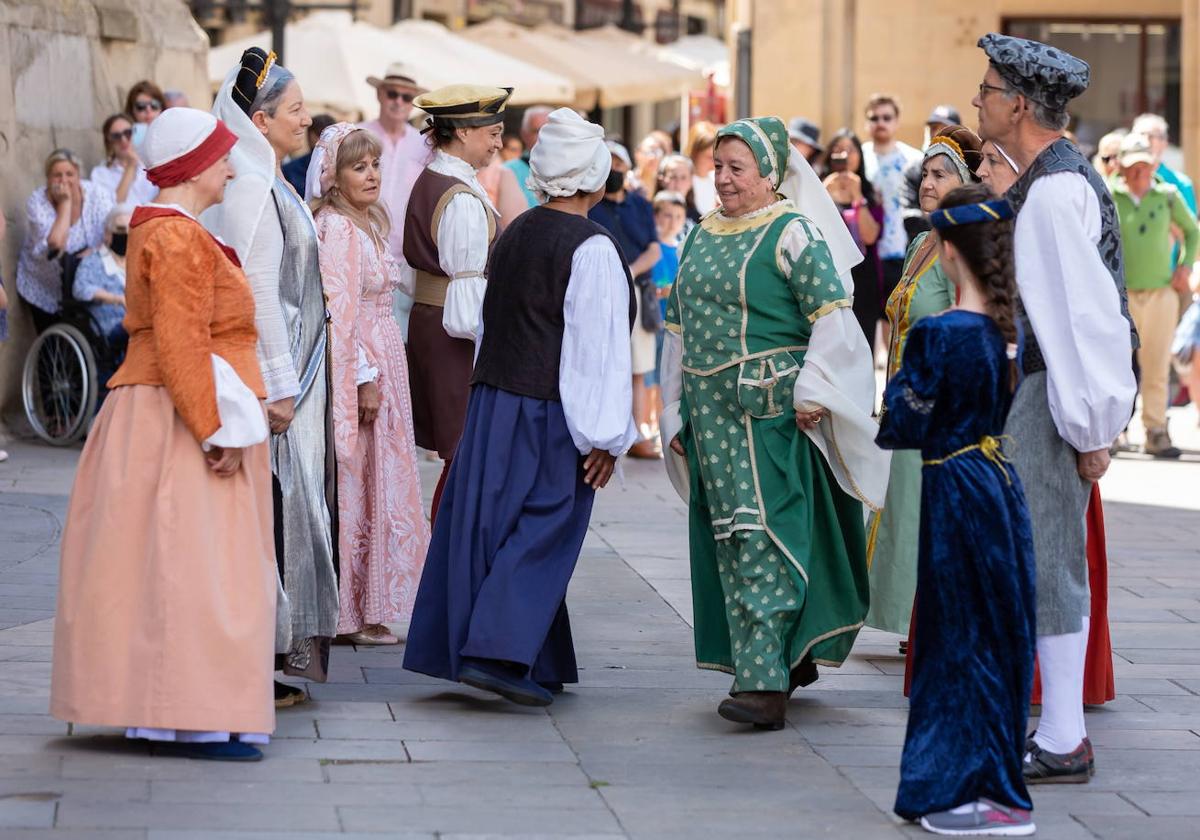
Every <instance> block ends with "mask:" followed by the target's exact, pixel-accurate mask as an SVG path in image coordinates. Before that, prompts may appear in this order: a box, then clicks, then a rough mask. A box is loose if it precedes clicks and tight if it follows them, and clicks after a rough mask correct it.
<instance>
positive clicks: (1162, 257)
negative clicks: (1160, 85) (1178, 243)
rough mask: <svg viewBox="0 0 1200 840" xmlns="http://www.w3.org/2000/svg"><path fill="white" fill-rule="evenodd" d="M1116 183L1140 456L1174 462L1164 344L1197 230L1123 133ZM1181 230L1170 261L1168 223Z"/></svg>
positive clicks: (1140, 141) (1141, 143) (1133, 137)
mask: <svg viewBox="0 0 1200 840" xmlns="http://www.w3.org/2000/svg"><path fill="white" fill-rule="evenodd" d="M1120 163H1121V178H1120V180H1118V181H1117V182H1116V183H1115V184H1114V186H1113V199H1114V200H1115V201H1116V204H1117V214H1118V215H1119V216H1120V219H1121V248H1122V250H1123V251H1124V253H1125V285H1126V287H1127V288H1128V289H1129V312H1130V314H1131V315H1132V316H1133V321H1134V323H1135V324H1136V325H1137V330H1138V334H1139V335H1140V336H1141V342H1142V343H1141V347H1140V348H1139V349H1138V351H1137V354H1138V366H1139V367H1140V368H1141V392H1142V424H1143V425H1144V426H1145V428H1146V443H1145V447H1144V451H1145V452H1146V453H1147V454H1148V455H1153V456H1154V457H1156V458H1178V457H1179V454H1180V453H1179V450H1178V449H1176V448H1175V447H1174V446H1172V445H1171V436H1170V434H1169V433H1168V431H1167V379H1168V375H1169V372H1170V366H1171V339H1172V337H1173V336H1174V334H1175V326H1176V324H1178V323H1179V295H1178V290H1180V289H1186V288H1187V283H1188V278H1189V276H1190V275H1191V271H1192V263H1193V262H1194V261H1195V259H1196V247H1197V245H1200V227H1197V225H1196V217H1195V216H1193V215H1192V212H1191V210H1190V209H1189V208H1188V206H1187V203H1186V202H1185V201H1184V199H1183V197H1182V196H1181V195H1180V194H1179V190H1178V189H1176V188H1175V187H1174V186H1172V185H1170V184H1167V183H1164V182H1161V181H1156V180H1155V178H1154V169H1155V165H1156V161H1155V157H1154V154H1153V152H1152V150H1151V148H1150V143H1149V141H1148V140H1147V139H1146V137H1144V136H1143V135H1140V134H1130V135H1129V136H1128V137H1126V138H1125V140H1124V141H1123V142H1122V143H1121V156H1120ZM1172 224H1174V225H1175V226H1176V227H1177V228H1178V229H1179V230H1180V231H1182V232H1183V247H1182V248H1181V249H1180V250H1179V252H1178V253H1179V255H1178V257H1175V251H1174V247H1173V242H1172V240H1171V225H1172Z"/></svg>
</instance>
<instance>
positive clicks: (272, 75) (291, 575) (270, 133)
mask: <svg viewBox="0 0 1200 840" xmlns="http://www.w3.org/2000/svg"><path fill="white" fill-rule="evenodd" d="M213 112H214V113H215V114H216V115H217V116H218V117H219V118H220V119H222V120H224V121H225V124H226V125H228V126H229V127H230V128H231V129H233V131H234V132H235V133H236V134H237V135H238V144H237V145H236V146H235V147H234V150H233V153H232V154H231V161H232V163H233V165H234V170H235V172H236V173H237V174H236V177H235V178H234V180H233V182H232V183H231V184H230V185H229V186H228V188H227V189H226V192H225V196H226V200H225V203H224V204H222V205H219V206H218V207H215V208H213V211H214V212H213V213H212V214H211V215H210V216H209V217H206V218H205V219H204V221H205V224H206V225H208V226H209V228H210V229H211V230H212V231H213V232H214V233H216V234H217V235H218V236H220V237H221V238H222V239H224V240H225V242H226V243H228V244H229V245H232V246H233V248H234V249H235V250H236V251H237V253H238V256H239V257H240V258H241V260H242V264H243V267H244V269H245V271H246V276H247V278H248V279H249V280H250V285H251V288H252V289H253V291H254V301H255V307H256V314H255V324H256V326H257V328H258V357H259V364H260V365H261V366H262V374H263V380H264V381H265V383H266V386H267V417H268V420H269V421H270V425H271V432H272V436H271V468H272V472H273V473H274V478H275V482H274V484H275V550H276V558H277V560H278V564H279V573H280V579H281V581H282V588H283V593H284V594H285V595H286V607H285V606H283V604H282V603H281V606H280V611H279V620H278V623H277V639H276V651H277V652H278V653H279V654H280V659H281V662H280V668H281V669H282V670H283V671H284V673H285V674H292V675H297V676H303V677H306V678H308V679H310V680H317V681H321V682H323V681H324V680H325V678H326V674H327V666H328V661H329V643H330V641H331V639H332V637H333V636H334V634H335V632H336V629H337V616H338V583H337V574H336V571H335V567H336V559H335V555H334V540H333V538H332V535H333V533H334V527H335V523H333V522H332V521H331V520H332V515H331V512H333V511H336V510H337V506H336V504H335V501H334V499H335V496H334V488H335V487H336V484H335V475H334V466H333V463H334V460H333V455H334V453H333V447H332V445H331V443H330V440H331V417H330V403H329V398H328V393H329V389H328V373H327V367H326V355H327V354H326V340H327V333H326V312H325V297H324V291H323V289H322V286H321V274H320V270H319V268H318V264H317V232H316V227H315V225H314V222H313V218H312V214H311V213H310V212H309V209H308V206H307V205H306V204H305V203H304V202H303V201H302V200H301V198H300V196H298V195H297V194H296V192H295V191H294V190H293V189H292V187H291V186H290V185H289V184H288V182H287V181H286V180H284V178H283V173H282V171H281V168H280V167H281V164H282V161H283V159H284V158H285V157H287V156H288V155H291V154H294V153H296V152H297V151H299V150H300V148H301V147H302V146H303V144H304V140H305V134H306V129H307V128H308V126H309V125H310V124H311V123H312V120H311V119H310V118H309V115H308V110H307V109H306V108H305V106H304V97H303V94H302V92H301V90H300V86H299V84H298V83H297V82H296V80H295V78H294V77H293V76H292V74H291V73H289V72H288V71H287V70H285V69H284V68H283V67H281V66H279V65H278V64H275V63H274V54H273V53H272V54H267V53H266V52H264V51H263V50H260V49H258V48H252V49H249V50H246V52H245V53H244V54H243V55H242V60H241V62H240V64H239V66H238V67H236V68H234V69H233V70H231V71H230V73H229V75H228V76H226V78H225V83H224V85H222V87H221V90H220V92H219V93H218V94H217V99H216V103H215V104H214V106H213ZM275 691H276V703H277V705H280V706H290V705H292V704H294V703H296V702H302V701H303V700H304V699H305V695H304V693H303V691H301V690H299V689H295V688H291V687H288V686H286V685H283V684H282V683H276V687H275Z"/></svg>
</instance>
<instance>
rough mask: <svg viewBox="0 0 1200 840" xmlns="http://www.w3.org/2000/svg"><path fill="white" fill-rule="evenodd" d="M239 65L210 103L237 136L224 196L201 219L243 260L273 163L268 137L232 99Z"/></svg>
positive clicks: (268, 192)
mask: <svg viewBox="0 0 1200 840" xmlns="http://www.w3.org/2000/svg"><path fill="white" fill-rule="evenodd" d="M239 69H240V67H236V66H235V67H233V68H232V69H231V70H230V71H229V72H228V73H227V74H226V75H225V81H224V82H223V83H222V85H221V89H220V91H218V92H217V98H216V101H214V102H213V107H212V113H213V115H214V116H215V117H216V118H217V119H219V120H221V121H222V122H224V123H225V125H227V126H228V127H229V129H230V130H231V131H232V132H233V133H234V134H236V135H237V138H238V142H237V144H236V145H235V146H234V147H233V150H232V151H230V153H229V162H230V163H231V164H233V171H234V178H233V180H232V181H230V182H229V183H228V184H227V185H226V187H225V199H224V200H223V201H222V202H221V203H220V204H216V205H213V206H212V207H210V208H209V209H208V210H206V211H204V213H202V214H201V216H200V221H201V223H203V225H204V226H205V227H206V228H208V229H209V230H210V231H211V232H212V233H214V234H216V235H217V236H219V237H220V238H221V239H222V240H223V241H224V242H225V243H226V244H228V245H229V246H230V247H231V248H233V249H234V250H235V251H237V255H238V259H240V260H241V261H242V262H243V263H245V262H246V261H247V256H248V252H249V250H250V245H251V242H252V240H253V239H254V233H255V231H257V230H258V223H259V220H261V219H262V214H263V210H265V209H266V207H267V202H268V201H270V198H271V186H272V185H273V184H274V183H275V169H276V163H275V150H274V149H272V148H271V144H270V143H268V142H267V138H266V137H264V136H263V134H262V132H261V131H259V130H258V129H257V128H255V126H254V123H252V122H250V118H249V117H247V116H246V112H245V111H243V110H242V109H241V107H240V106H238V104H237V103H236V102H234V101H233V96H232V94H231V91H232V89H233V83H234V82H235V81H236V80H237V75H238V70H239Z"/></svg>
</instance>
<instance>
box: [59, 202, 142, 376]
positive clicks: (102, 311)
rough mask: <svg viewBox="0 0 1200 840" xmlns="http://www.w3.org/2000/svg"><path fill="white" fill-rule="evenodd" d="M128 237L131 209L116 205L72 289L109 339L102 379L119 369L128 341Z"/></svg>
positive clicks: (80, 267)
mask: <svg viewBox="0 0 1200 840" xmlns="http://www.w3.org/2000/svg"><path fill="white" fill-rule="evenodd" d="M128 239H129V210H128V209H127V208H126V207H116V208H115V209H114V210H113V211H112V212H111V213H109V214H108V219H107V220H106V221H105V224H104V242H103V244H102V245H101V246H100V248H99V249H98V250H96V251H93V252H92V253H90V254H88V255H87V256H86V257H84V258H83V260H82V261H81V262H80V263H79V268H78V269H77V270H76V271H75V284H74V286H73V287H72V289H71V293H72V294H73V295H74V296H75V299H76V300H78V301H80V302H81V303H86V304H88V309H89V310H90V312H91V315H92V318H93V320H94V321H95V323H96V327H97V329H98V331H99V332H100V334H101V335H102V336H103V337H104V338H105V339H106V340H107V342H108V346H109V350H110V358H109V359H105V360H102V367H104V368H105V370H101V371H98V372H99V374H100V376H101V378H102V379H105V378H107V376H109V375H111V374H112V373H113V372H114V371H115V370H116V367H117V365H119V364H120V363H121V359H123V358H124V356H125V345H126V344H127V343H128V342H129V337H128V336H127V335H126V334H125V328H124V327H123V326H122V324H121V322H122V321H123V320H124V319H125V246H126V243H127V242H128ZM104 362H107V363H108V364H104ZM110 365H111V369H109V368H110Z"/></svg>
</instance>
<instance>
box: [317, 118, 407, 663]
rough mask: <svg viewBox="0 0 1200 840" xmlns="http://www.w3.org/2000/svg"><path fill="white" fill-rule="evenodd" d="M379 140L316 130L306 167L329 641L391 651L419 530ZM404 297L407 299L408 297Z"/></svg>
mask: <svg viewBox="0 0 1200 840" xmlns="http://www.w3.org/2000/svg"><path fill="white" fill-rule="evenodd" d="M381 152H382V150H381V148H380V146H379V141H378V140H376V139H375V137H374V136H373V135H372V134H371V133H370V132H369V131H364V130H361V129H356V128H355V127H354V126H352V125H350V124H349V123H338V124H336V125H332V126H330V127H329V128H327V129H325V131H324V132H322V133H321V140H320V142H319V143H318V144H317V150H316V152H315V153H314V155H313V160H312V163H311V164H310V167H309V173H310V177H309V183H308V190H307V192H308V198H309V199H316V214H315V215H316V221H317V236H318V237H319V240H320V249H319V255H320V263H321V277H322V278H323V280H324V284H325V293H326V295H327V297H328V304H329V312H330V315H331V318H332V320H331V330H330V333H331V336H330V354H331V362H332V399H333V434H334V448H335V450H336V453H337V475H338V548H339V557H340V562H341V575H340V584H339V586H340V591H339V597H340V602H341V612H340V614H339V617H338V627H337V632H338V634H339V635H341V636H342V637H344V638H345V639H346V640H347V641H350V642H353V643H355V644H362V645H382V644H396V643H397V642H398V641H399V639H398V638H397V637H396V636H395V635H393V633H392V632H391V631H390V630H389V628H388V627H387V626H386V625H388V624H400V625H403V626H404V627H407V626H408V620H409V618H411V616H412V604H413V599H414V598H415V597H416V594H417V585H418V584H419V583H420V581H421V567H422V565H423V563H424V561H425V551H426V548H427V547H428V544H429V525H428V523H427V522H426V520H425V513H424V509H423V508H422V505H421V484H420V476H419V474H418V472H417V453H416V445H415V443H414V439H413V421H412V406H411V402H410V397H409V389H408V363H407V361H406V360H405V355H404V341H403V338H402V336H401V333H400V328H399V327H398V326H397V325H396V322H395V320H394V319H393V318H392V291H393V290H394V289H398V288H400V281H401V273H400V266H399V264H398V263H397V262H396V261H395V259H394V258H393V257H392V255H391V253H390V252H389V251H388V248H387V234H388V227H389V223H388V217H387V214H386V212H385V211H384V210H383V208H382V205H380V204H379V203H378V199H379V182H380V178H379V158H380V154H381ZM408 291H409V292H410V293H411V290H408Z"/></svg>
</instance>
